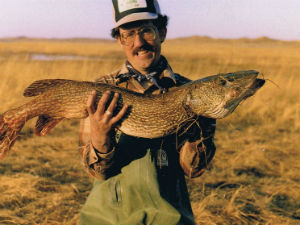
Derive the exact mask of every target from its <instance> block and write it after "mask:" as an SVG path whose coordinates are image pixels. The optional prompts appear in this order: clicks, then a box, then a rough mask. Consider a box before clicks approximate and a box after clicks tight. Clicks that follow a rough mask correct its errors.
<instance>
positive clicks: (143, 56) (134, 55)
mask: <svg viewBox="0 0 300 225" xmlns="http://www.w3.org/2000/svg"><path fill="white" fill-rule="evenodd" d="M151 29H152V31H154V32H155V38H154V39H153V38H149V37H151V36H150V35H151V34H149V35H148V33H149V32H150V30H151ZM119 30H120V37H118V38H117V40H118V43H119V44H120V45H121V47H122V49H123V51H124V52H125V55H126V57H127V59H128V61H129V62H130V64H131V65H132V66H133V67H134V68H135V69H136V70H138V71H139V72H141V73H146V72H148V71H149V69H150V68H151V67H153V66H155V65H156V64H157V62H158V60H159V58H160V53H161V43H162V42H163V40H164V39H165V35H166V31H165V30H163V31H161V32H158V30H157V28H156V27H155V26H154V25H153V24H152V22H151V21H143V22H141V23H135V24H134V25H133V26H126V28H125V27H122V28H119ZM143 34H144V35H143ZM128 35H129V36H128ZM124 37H125V38H124ZM126 37H127V38H126ZM125 40H126V41H125Z"/></svg>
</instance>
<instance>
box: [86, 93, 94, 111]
mask: <svg viewBox="0 0 300 225" xmlns="http://www.w3.org/2000/svg"><path fill="white" fill-rule="evenodd" d="M95 99H96V91H92V92H91V94H90V95H89V97H88V100H87V102H86V109H87V111H88V113H89V115H92V114H94V113H95V107H94V102H95Z"/></svg>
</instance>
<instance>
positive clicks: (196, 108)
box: [188, 70, 265, 119]
mask: <svg viewBox="0 0 300 225" xmlns="http://www.w3.org/2000/svg"><path fill="white" fill-rule="evenodd" d="M258 73H259V72H257V71H255V70H247V71H238V72H234V73H227V74H218V75H214V76H210V77H206V78H203V79H200V80H197V81H194V84H193V85H192V86H193V88H192V89H191V92H190V96H189V99H188V100H189V107H190V108H191V110H192V111H193V112H194V113H196V114H197V115H201V116H205V117H210V118H215V119H219V118H224V117H225V116H227V115H229V114H230V113H232V112H233V111H234V110H235V109H236V107H237V106H238V105H239V104H240V103H241V102H242V101H243V100H245V99H246V98H248V97H250V96H252V95H254V94H255V92H256V91H257V90H258V89H259V88H261V87H262V86H263V85H264V83H265V80H263V79H258V78H257V76H258Z"/></svg>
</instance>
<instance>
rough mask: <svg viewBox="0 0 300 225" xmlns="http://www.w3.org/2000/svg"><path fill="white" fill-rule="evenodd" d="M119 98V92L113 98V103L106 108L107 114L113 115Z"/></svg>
mask: <svg viewBox="0 0 300 225" xmlns="http://www.w3.org/2000/svg"><path fill="white" fill-rule="evenodd" d="M118 99H119V94H118V93H115V94H114V97H113V99H112V100H111V103H110V104H109V106H108V108H107V110H106V112H107V113H106V114H107V115H109V116H112V115H111V114H112V113H113V112H114V110H115V108H116V106H117V102H118Z"/></svg>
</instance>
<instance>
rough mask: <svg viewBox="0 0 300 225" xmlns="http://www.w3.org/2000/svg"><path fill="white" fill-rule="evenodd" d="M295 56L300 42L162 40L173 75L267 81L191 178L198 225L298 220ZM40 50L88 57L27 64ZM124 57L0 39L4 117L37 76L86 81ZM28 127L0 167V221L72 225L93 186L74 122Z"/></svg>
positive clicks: (95, 48) (85, 47) (223, 127)
mask: <svg viewBox="0 0 300 225" xmlns="http://www.w3.org/2000/svg"><path fill="white" fill-rule="evenodd" d="M299 50H300V45H299V42H281V41H271V40H268V39H258V40H248V39H241V40H214V39H208V38H199V37H193V38H190V39H177V40H168V41H167V42H166V43H165V46H164V52H163V53H164V55H165V56H166V57H167V58H168V59H169V62H170V64H171V65H172V67H173V70H174V71H176V72H178V73H180V74H183V75H185V76H188V77H190V78H192V79H197V78H200V77H203V76H206V75H212V74H217V73H219V72H231V71H236V70H244V69H255V70H258V71H260V72H261V74H262V75H263V76H264V78H265V79H267V83H266V85H265V86H264V87H263V88H262V89H261V90H260V91H259V92H258V93H257V94H256V95H255V96H254V97H253V98H251V99H249V100H247V101H246V102H244V103H243V104H242V106H240V107H239V108H238V109H237V110H236V111H235V112H234V113H233V114H232V115H231V116H229V117H227V118H226V119H223V120H219V121H218V123H217V132H216V138H215V142H216V145H217V153H216V156H215V158H214V160H213V162H212V163H211V165H210V166H209V168H208V170H207V171H206V172H205V173H204V175H202V176H201V177H199V178H195V179H190V180H188V185H189V190H190V196H191V200H192V206H193V210H194V214H195V217H196V221H197V224H199V225H200V224H201V225H220V224H222V225H233V224H237V225H239V224H241V225H243V224H257V225H258V224H266V225H275V224H276V225H286V224H299V222H300V201H299V200H300V194H299V190H300V179H299V167H300V163H299V161H300V160H299V159H300V158H299V124H300V123H299V76H300V71H299V70H300V61H299V60H300V55H299ZM37 53H39V54H53V55H65V56H66V55H78V56H84V57H85V58H77V59H74V60H60V61H38V60H35V61H33V60H31V55H32V54H37ZM123 60H124V58H123V55H122V52H121V51H120V49H119V47H118V45H117V44H116V43H114V42H110V41H96V40H91V41H84V40H82V41H70V40H69V41H47V40H22V39H21V40H13V41H12V40H10V41H0V77H1V82H0V99H1V105H0V112H4V111H5V110H7V109H9V108H12V107H14V106H15V105H17V104H20V103H21V102H23V101H24V98H23V97H22V91H23V90H24V88H25V87H26V86H28V85H29V84H30V83H32V82H33V81H34V80H37V79H43V78H70V79H77V80H92V79H94V78H95V77H97V76H99V75H101V74H105V73H108V72H110V71H112V70H114V69H117V68H118V67H119V66H120V65H121V63H122V62H123ZM33 125H34V121H30V122H28V124H27V125H26V126H25V128H24V129H23V131H22V134H21V136H20V139H19V141H17V143H16V144H15V146H14V148H13V149H12V151H11V152H10V153H9V155H8V156H7V157H6V158H4V159H3V160H1V161H0V193H1V198H0V224H1V225H2V224H54V225H56V224H76V223H77V221H78V213H79V211H80V208H81V206H82V204H83V203H84V202H85V199H86V197H87V195H88V193H89V191H90V189H91V187H92V181H93V179H92V178H90V177H88V176H87V175H86V173H85V172H84V171H83V169H82V168H83V166H82V165H81V162H80V159H79V155H78V151H77V141H78V138H77V137H78V129H79V128H78V121H66V122H63V123H62V124H61V125H60V126H58V127H57V128H55V129H54V130H53V131H52V132H51V133H50V134H49V135H47V136H45V137H42V138H41V137H36V136H34V135H33V130H32V128H33Z"/></svg>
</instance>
